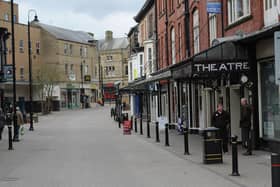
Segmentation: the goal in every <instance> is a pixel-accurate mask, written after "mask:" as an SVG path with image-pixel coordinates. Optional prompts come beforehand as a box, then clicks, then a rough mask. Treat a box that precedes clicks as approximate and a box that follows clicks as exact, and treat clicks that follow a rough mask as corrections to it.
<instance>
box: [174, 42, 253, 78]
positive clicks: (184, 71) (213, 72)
mask: <svg viewBox="0 0 280 187" xmlns="http://www.w3.org/2000/svg"><path fill="white" fill-rule="evenodd" d="M249 70H250V66H249V62H248V50H247V47H246V46H244V45H241V44H239V43H238V42H237V41H223V42H222V43H219V44H217V45H215V46H213V47H211V48H209V49H207V50H205V51H203V52H201V53H199V54H197V55H195V56H193V57H192V58H190V59H188V60H186V61H184V62H182V63H180V64H179V65H177V66H176V67H174V68H173V69H172V77H173V79H209V78H217V77H219V76H220V75H221V74H228V73H242V72H247V71H249Z"/></svg>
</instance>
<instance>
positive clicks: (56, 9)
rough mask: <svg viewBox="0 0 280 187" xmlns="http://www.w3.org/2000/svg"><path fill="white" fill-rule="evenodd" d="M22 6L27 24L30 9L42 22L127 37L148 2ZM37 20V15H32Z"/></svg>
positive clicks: (76, 0) (37, 0) (58, 1)
mask: <svg viewBox="0 0 280 187" xmlns="http://www.w3.org/2000/svg"><path fill="white" fill-rule="evenodd" d="M15 2H16V3H18V4H19V11H20V22H21V23H26V22H27V17H28V16H27V14H28V10H29V9H35V10H36V11H37V13H38V17H39V20H40V21H41V22H43V23H46V24H51V25H55V26H60V27H64V28H68V29H74V30H83V31H87V32H92V33H94V34H95V38H96V39H101V38H104V32H105V30H112V31H113V32H114V36H116V37H123V36H125V33H128V31H129V29H130V28H131V27H132V26H134V25H135V22H134V20H133V17H134V16H135V15H136V14H137V12H138V11H139V10H140V8H141V7H142V6H143V4H144V2H145V0H47V1H43V0H15ZM32 17H33V15H32Z"/></svg>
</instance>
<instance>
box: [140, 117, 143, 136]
mask: <svg viewBox="0 0 280 187" xmlns="http://www.w3.org/2000/svg"><path fill="white" fill-rule="evenodd" d="M140 134H141V135H143V117H142V114H141V116H140Z"/></svg>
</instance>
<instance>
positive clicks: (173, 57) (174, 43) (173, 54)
mask: <svg viewBox="0 0 280 187" xmlns="http://www.w3.org/2000/svg"><path fill="white" fill-rule="evenodd" d="M171 53H172V55H171V56H172V64H175V63H176V41H175V29H174V27H172V29H171Z"/></svg>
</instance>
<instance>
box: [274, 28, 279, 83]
mask: <svg viewBox="0 0 280 187" xmlns="http://www.w3.org/2000/svg"><path fill="white" fill-rule="evenodd" d="M279 51H280V31H278V32H275V33H274V55H275V81H276V84H277V85H280V53H279Z"/></svg>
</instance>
